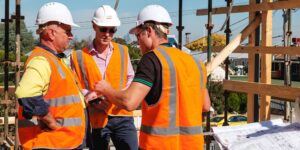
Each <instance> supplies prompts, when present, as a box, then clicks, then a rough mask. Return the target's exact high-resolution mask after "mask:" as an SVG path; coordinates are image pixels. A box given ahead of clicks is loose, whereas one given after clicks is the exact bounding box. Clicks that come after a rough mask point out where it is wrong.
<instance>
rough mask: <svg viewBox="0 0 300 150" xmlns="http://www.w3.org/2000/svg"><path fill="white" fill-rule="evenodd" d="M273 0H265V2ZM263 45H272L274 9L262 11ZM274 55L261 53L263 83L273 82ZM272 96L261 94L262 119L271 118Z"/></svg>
mask: <svg viewBox="0 0 300 150" xmlns="http://www.w3.org/2000/svg"><path fill="white" fill-rule="evenodd" d="M272 1H273V0H264V1H263V3H267V2H272ZM261 36H262V43H261V46H272V10H268V11H263V12H262V35H261ZM271 70H272V55H271V54H261V83H265V84H271ZM270 104H271V97H270V96H267V95H260V113H259V116H260V117H259V118H260V121H265V120H270Z"/></svg>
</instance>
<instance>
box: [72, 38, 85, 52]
mask: <svg viewBox="0 0 300 150" xmlns="http://www.w3.org/2000/svg"><path fill="white" fill-rule="evenodd" d="M70 45H71V48H72V49H75V50H78V49H82V48H84V47H87V46H88V40H85V39H82V40H80V41H79V40H78V39H77V38H75V39H73V40H72V41H71V44H70Z"/></svg>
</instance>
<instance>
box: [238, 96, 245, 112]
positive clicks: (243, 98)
mask: <svg viewBox="0 0 300 150" xmlns="http://www.w3.org/2000/svg"><path fill="white" fill-rule="evenodd" d="M238 95H239V97H240V99H241V103H240V111H239V113H241V114H244V113H246V112H247V94H246V93H238Z"/></svg>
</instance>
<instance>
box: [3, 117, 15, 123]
mask: <svg viewBox="0 0 300 150" xmlns="http://www.w3.org/2000/svg"><path fill="white" fill-rule="evenodd" d="M15 120H16V119H15V117H8V124H15ZM3 124H4V117H0V125H3Z"/></svg>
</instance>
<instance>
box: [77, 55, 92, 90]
mask: <svg viewBox="0 0 300 150" xmlns="http://www.w3.org/2000/svg"><path fill="white" fill-rule="evenodd" d="M76 57H77V62H78V63H79V67H80V72H81V75H82V77H83V82H84V86H85V89H87V90H90V89H89V83H88V80H87V74H86V72H85V69H84V63H83V62H84V60H83V55H82V50H78V51H76Z"/></svg>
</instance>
